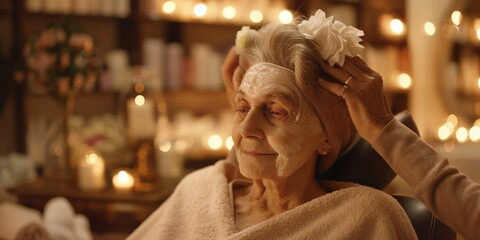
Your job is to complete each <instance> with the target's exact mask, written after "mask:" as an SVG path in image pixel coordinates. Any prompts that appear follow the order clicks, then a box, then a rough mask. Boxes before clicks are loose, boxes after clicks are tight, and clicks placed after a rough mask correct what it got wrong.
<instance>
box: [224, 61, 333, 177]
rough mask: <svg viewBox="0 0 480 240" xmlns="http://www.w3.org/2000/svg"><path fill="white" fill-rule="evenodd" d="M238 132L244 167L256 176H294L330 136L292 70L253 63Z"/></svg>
mask: <svg viewBox="0 0 480 240" xmlns="http://www.w3.org/2000/svg"><path fill="white" fill-rule="evenodd" d="M235 105H236V112H235V117H234V121H233V122H234V123H233V131H232V135H233V138H234V142H235V148H236V151H237V158H238V161H239V165H240V172H241V173H242V174H243V175H244V176H246V177H248V178H251V179H259V178H276V177H286V176H290V175H292V174H293V173H294V172H296V171H297V170H298V169H299V168H300V167H301V166H303V165H304V164H305V163H306V162H309V161H316V158H317V150H318V147H319V144H318V143H319V142H320V141H321V138H322V136H324V135H325V133H324V131H323V130H322V127H321V125H320V122H319V120H318V118H317V116H316V114H315V112H314V110H313V108H312V107H311V106H310V105H309V104H308V103H307V101H306V100H305V98H304V96H303V95H302V94H301V93H300V91H299V89H298V88H297V86H296V84H295V80H294V74H293V72H291V71H288V70H286V69H283V68H281V67H278V66H274V65H271V64H266V63H260V64H256V65H253V66H252V67H251V68H250V69H249V70H248V71H247V72H246V73H245V76H244V78H243V81H242V82H241V84H240V86H239V90H238V92H237V94H236V96H235Z"/></svg>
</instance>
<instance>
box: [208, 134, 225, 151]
mask: <svg viewBox="0 0 480 240" xmlns="http://www.w3.org/2000/svg"><path fill="white" fill-rule="evenodd" d="M222 144H223V142H222V138H221V137H220V136H218V135H217V134H214V135H212V136H210V137H209V138H208V146H209V147H210V148H211V149H213V150H217V149H220V148H221V147H222Z"/></svg>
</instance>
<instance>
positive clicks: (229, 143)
mask: <svg viewBox="0 0 480 240" xmlns="http://www.w3.org/2000/svg"><path fill="white" fill-rule="evenodd" d="M233 144H234V143H233V138H232V136H228V137H227V139H225V147H226V148H227V149H228V150H232V148H233Z"/></svg>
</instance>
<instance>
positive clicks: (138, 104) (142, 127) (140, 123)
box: [127, 95, 155, 139]
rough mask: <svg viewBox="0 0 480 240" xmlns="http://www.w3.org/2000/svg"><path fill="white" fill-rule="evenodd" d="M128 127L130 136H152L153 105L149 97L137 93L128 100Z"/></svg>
mask: <svg viewBox="0 0 480 240" xmlns="http://www.w3.org/2000/svg"><path fill="white" fill-rule="evenodd" d="M127 108H128V127H129V131H130V136H131V137H132V138H136V139H138V138H153V136H154V135H155V116H154V106H153V102H152V101H151V100H150V99H146V98H145V97H144V96H142V95H137V96H136V97H135V99H130V100H128V103H127Z"/></svg>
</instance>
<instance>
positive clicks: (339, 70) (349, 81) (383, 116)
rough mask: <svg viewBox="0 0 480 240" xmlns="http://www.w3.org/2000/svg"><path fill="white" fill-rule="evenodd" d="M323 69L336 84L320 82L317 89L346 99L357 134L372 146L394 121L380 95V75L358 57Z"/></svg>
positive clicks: (321, 80) (326, 65) (381, 90)
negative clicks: (340, 64) (319, 87)
mask: <svg viewBox="0 0 480 240" xmlns="http://www.w3.org/2000/svg"><path fill="white" fill-rule="evenodd" d="M322 67H323V69H324V70H325V71H326V73H328V74H329V75H331V76H333V77H334V78H335V79H336V80H337V81H338V83H334V82H329V81H327V80H325V79H319V81H318V82H319V84H320V86H322V87H323V88H325V89H327V90H329V91H330V92H332V93H334V94H336V95H337V96H339V97H342V98H343V99H345V102H346V104H347V106H348V111H349V113H350V117H351V118H352V121H353V124H354V125H355V128H356V129H357V131H358V133H359V134H360V136H362V137H363V138H364V139H365V140H367V141H368V142H369V143H373V142H374V141H375V140H376V139H377V138H378V136H379V135H380V134H381V132H382V130H383V128H384V127H385V126H386V125H387V124H388V123H389V122H390V121H391V120H392V119H393V118H394V116H393V114H392V112H391V110H390V107H389V105H388V102H387V99H386V97H385V94H384V92H383V80H382V76H380V74H378V73H377V72H375V71H373V70H372V69H371V68H370V67H368V66H367V64H366V63H365V62H364V61H363V60H362V59H360V58H359V57H347V58H346V59H345V63H344V65H343V66H342V67H340V66H338V65H334V66H333V67H330V66H329V65H328V64H323V65H322ZM345 83H346V85H347V87H344V86H345Z"/></svg>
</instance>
